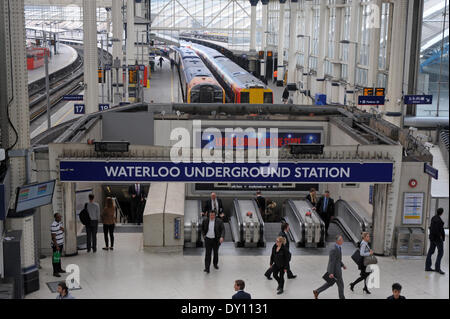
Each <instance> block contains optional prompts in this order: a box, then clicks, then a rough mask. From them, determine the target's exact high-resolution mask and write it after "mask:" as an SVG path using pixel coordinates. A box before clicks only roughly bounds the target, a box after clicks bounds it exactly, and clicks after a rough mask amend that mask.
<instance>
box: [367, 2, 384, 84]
mask: <svg viewBox="0 0 450 319" xmlns="http://www.w3.org/2000/svg"><path fill="white" fill-rule="evenodd" d="M370 6H371V8H372V10H373V11H372V15H371V17H373V19H374V20H373V21H371V22H370V26H371V28H370V29H369V32H370V51H369V71H368V76H367V80H368V81H367V82H368V83H367V84H368V86H369V87H376V86H377V77H378V57H379V56H380V31H381V28H380V26H381V6H382V1H381V0H376V1H374V2H373V3H372V4H370Z"/></svg>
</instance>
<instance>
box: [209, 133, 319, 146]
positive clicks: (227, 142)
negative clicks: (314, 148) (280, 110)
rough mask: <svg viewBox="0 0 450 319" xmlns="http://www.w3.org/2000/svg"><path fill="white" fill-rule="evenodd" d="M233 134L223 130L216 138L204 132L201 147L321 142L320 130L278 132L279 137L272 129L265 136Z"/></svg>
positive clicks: (259, 134) (258, 134)
mask: <svg viewBox="0 0 450 319" xmlns="http://www.w3.org/2000/svg"><path fill="white" fill-rule="evenodd" d="M244 134H245V133H241V134H234V133H233V134H231V136H227V137H226V136H225V132H221V135H222V136H221V137H220V138H215V136H214V135H212V134H211V135H207V133H205V132H202V135H204V137H205V135H206V139H203V140H202V143H201V147H202V148H204V147H205V146H206V145H208V144H209V143H213V145H214V147H215V148H223V147H230V146H233V148H249V147H250V148H252V147H261V148H266V147H270V146H272V145H276V146H277V147H278V148H280V147H283V146H285V145H289V144H318V143H320V142H321V133H320V132H278V135H277V137H273V136H271V135H270V131H267V132H266V133H265V136H263V135H262V134H261V133H259V132H254V133H250V134H248V135H244ZM210 146H211V144H210Z"/></svg>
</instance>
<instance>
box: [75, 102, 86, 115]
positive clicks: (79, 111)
mask: <svg viewBox="0 0 450 319" xmlns="http://www.w3.org/2000/svg"><path fill="white" fill-rule="evenodd" d="M85 113H86V109H85V107H84V104H74V105H73V114H85Z"/></svg>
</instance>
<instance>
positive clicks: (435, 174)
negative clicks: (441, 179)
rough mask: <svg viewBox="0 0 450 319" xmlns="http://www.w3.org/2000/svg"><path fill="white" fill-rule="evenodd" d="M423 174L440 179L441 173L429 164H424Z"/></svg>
mask: <svg viewBox="0 0 450 319" xmlns="http://www.w3.org/2000/svg"><path fill="white" fill-rule="evenodd" d="M423 172H424V173H426V174H428V175H430V176H431V177H433V178H434V179H438V173H439V171H438V170H437V169H435V168H434V167H433V166H431V165H429V164H428V163H423Z"/></svg>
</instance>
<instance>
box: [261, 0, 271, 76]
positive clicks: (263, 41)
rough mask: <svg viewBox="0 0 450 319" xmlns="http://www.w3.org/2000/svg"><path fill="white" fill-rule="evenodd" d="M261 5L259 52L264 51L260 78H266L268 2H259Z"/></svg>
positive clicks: (267, 0)
mask: <svg viewBox="0 0 450 319" xmlns="http://www.w3.org/2000/svg"><path fill="white" fill-rule="evenodd" d="M261 3H262V34H261V50H264V60H261V61H260V63H261V78H265V77H266V68H267V64H266V59H267V32H268V23H267V22H268V10H267V6H268V4H269V0H261Z"/></svg>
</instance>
